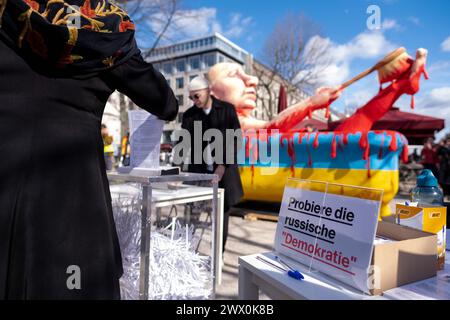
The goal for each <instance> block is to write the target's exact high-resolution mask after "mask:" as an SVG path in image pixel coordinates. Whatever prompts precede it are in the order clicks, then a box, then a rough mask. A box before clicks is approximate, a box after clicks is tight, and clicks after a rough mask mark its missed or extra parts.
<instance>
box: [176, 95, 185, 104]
mask: <svg viewBox="0 0 450 320" xmlns="http://www.w3.org/2000/svg"><path fill="white" fill-rule="evenodd" d="M177 100H178V104H179V105H180V106H183V105H184V96H183V95H182V94H181V95H178V96H177Z"/></svg>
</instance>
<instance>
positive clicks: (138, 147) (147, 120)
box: [128, 110, 164, 169]
mask: <svg viewBox="0 0 450 320" xmlns="http://www.w3.org/2000/svg"><path fill="white" fill-rule="evenodd" d="M128 117H129V121H130V147H131V167H132V168H146V169H159V154H160V149H161V135H162V131H163V127H164V121H162V120H159V119H158V118H156V117H155V116H153V115H152V114H150V113H148V112H146V111H143V110H131V111H129V112H128Z"/></svg>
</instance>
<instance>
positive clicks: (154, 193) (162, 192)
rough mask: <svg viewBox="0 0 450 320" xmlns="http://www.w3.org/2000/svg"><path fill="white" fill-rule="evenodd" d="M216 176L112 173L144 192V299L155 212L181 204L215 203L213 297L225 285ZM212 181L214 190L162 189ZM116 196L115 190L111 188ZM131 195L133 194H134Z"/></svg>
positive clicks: (220, 200)
mask: <svg viewBox="0 0 450 320" xmlns="http://www.w3.org/2000/svg"><path fill="white" fill-rule="evenodd" d="M215 177H216V176H215V175H209V174H192V173H187V174H180V175H174V176H148V175H145V174H142V175H138V174H122V173H108V179H109V180H110V182H132V183H138V184H140V185H141V188H142V196H143V203H142V212H141V215H142V232H141V237H142V239H141V265H140V269H141V271H140V299H141V300H147V299H148V288H149V284H148V281H149V253H150V233H151V221H150V218H151V213H152V210H153V209H156V210H157V209H158V208H162V207H167V206H171V205H177V204H186V203H192V202H197V201H205V200H212V203H213V213H212V215H211V220H212V247H213V249H212V261H213V268H212V272H213V276H214V279H215V280H214V281H213V293H215V288H216V286H217V285H219V284H220V283H221V281H222V243H223V238H222V234H223V210H224V190H223V189H219V188H218V183H217V182H214V181H213V180H214V179H215ZM198 181H210V182H212V187H211V188H200V187H196V186H189V188H181V189H178V190H170V189H161V188H159V185H161V184H164V183H169V182H198ZM111 189H112V190H111V191H112V193H114V187H113V186H111ZM130 191H131V190H130Z"/></svg>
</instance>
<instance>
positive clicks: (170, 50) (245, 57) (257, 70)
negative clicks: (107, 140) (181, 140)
mask: <svg viewBox="0 0 450 320" xmlns="http://www.w3.org/2000/svg"><path fill="white" fill-rule="evenodd" d="M144 56H145V59H146V61H148V62H150V63H152V64H153V66H154V67H155V69H157V70H159V71H160V72H161V73H162V74H163V75H164V76H165V78H166V79H167V82H168V83H169V85H170V87H171V88H172V89H173V91H174V93H175V95H176V97H177V99H178V101H179V104H180V111H179V114H178V117H177V119H176V120H175V121H172V122H170V123H166V125H165V126H164V135H163V139H162V141H164V142H169V141H170V137H171V134H172V132H173V131H174V130H178V129H180V127H181V120H182V117H183V114H184V112H186V110H187V109H189V108H190V107H191V106H192V102H191V101H190V100H189V92H188V85H189V82H190V81H191V80H192V79H193V78H194V77H196V76H199V75H207V73H208V72H209V69H210V68H211V67H212V66H214V65H215V64H217V63H221V62H233V63H238V64H240V65H241V66H242V67H243V68H244V70H245V71H246V72H247V73H249V74H252V75H254V76H257V77H258V78H259V80H260V84H259V85H258V87H257V96H258V100H257V107H256V109H255V110H254V111H253V116H254V117H256V118H258V119H261V120H271V119H272V118H273V117H274V116H275V115H276V114H277V113H278V95H279V91H280V86H281V85H283V86H284V87H285V88H286V89H287V96H288V105H293V104H294V103H297V102H299V101H301V100H303V99H305V98H307V97H308V95H307V94H305V93H304V92H302V91H300V90H299V89H298V88H295V87H293V86H292V85H291V84H290V83H289V82H288V81H286V80H285V79H283V78H282V77H281V76H279V75H275V76H273V72H272V71H271V70H270V68H268V67H267V66H265V65H264V64H262V63H260V62H258V61H256V60H254V59H253V56H252V55H251V54H249V53H248V52H247V51H245V50H244V49H242V48H240V47H239V46H238V45H236V44H234V43H233V42H231V41H230V40H228V39H227V38H225V37H224V36H222V35H221V34H219V33H215V34H212V35H209V36H205V37H202V38H196V39H192V40H189V41H183V42H179V43H175V44H172V45H169V46H164V47H159V48H156V49H155V50H153V51H152V52H150V53H148V54H146V53H145V52H144ZM269 78H270V82H269V81H268V79H269ZM122 100H123V98H122ZM118 101H120V99H118V97H117V93H115V94H114V95H112V96H111V99H110V101H109V103H108V105H107V107H106V110H105V118H104V121H105V122H107V123H108V124H109V126H110V127H112V128H114V129H113V130H112V131H113V132H114V134H115V136H117V137H119V136H120V135H124V134H125V133H119V131H120V130H119V128H120V127H121V126H120V118H121V116H120V112H119V111H118V110H120V108H118V107H117V106H116V104H117V102H118ZM122 103H123V101H122ZM127 103H128V104H129V101H127ZM313 117H314V118H316V119H317V120H320V121H324V122H325V121H326V120H325V117H324V112H316V113H314V115H313ZM122 118H123V115H122ZM114 122H119V124H117V123H116V124H114ZM122 127H123V126H122ZM118 140H119V139H118Z"/></svg>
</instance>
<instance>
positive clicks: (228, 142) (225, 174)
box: [182, 77, 244, 251]
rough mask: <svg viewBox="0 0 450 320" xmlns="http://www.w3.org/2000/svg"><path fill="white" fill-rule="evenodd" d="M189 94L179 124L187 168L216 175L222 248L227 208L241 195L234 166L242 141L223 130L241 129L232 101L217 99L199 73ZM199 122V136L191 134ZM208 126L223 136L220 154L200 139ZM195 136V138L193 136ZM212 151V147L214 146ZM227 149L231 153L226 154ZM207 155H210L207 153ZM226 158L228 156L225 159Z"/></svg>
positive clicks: (192, 83)
mask: <svg viewBox="0 0 450 320" xmlns="http://www.w3.org/2000/svg"><path fill="white" fill-rule="evenodd" d="M189 98H190V99H191V100H192V101H193V102H194V106H193V107H191V108H190V109H188V110H187V111H186V112H185V113H184V114H183V121H182V128H183V129H185V130H187V131H188V132H189V133H190V137H191V142H190V146H191V154H190V162H189V167H188V171H189V172H194V173H210V174H211V173H214V174H216V175H217V176H218V179H219V187H220V188H223V189H224V190H225V201H224V230H223V251H225V245H226V241H227V238H228V222H229V216H230V214H229V211H230V208H231V207H232V206H234V205H236V204H237V203H239V201H240V200H241V198H242V196H243V195H244V192H243V188H242V182H241V177H240V174H239V168H238V162H237V160H238V156H237V154H238V150H239V148H240V145H241V143H242V139H241V136H239V135H236V137H233V138H231V135H228V139H227V130H233V131H234V132H237V130H240V129H241V126H240V123H239V120H238V117H237V114H236V110H235V108H234V106H233V105H231V104H229V103H227V102H224V101H221V100H218V99H216V98H215V97H214V96H212V95H211V94H210V90H209V84H208V82H207V80H206V79H205V78H203V77H197V78H194V79H193V80H192V81H191V83H190V85H189ZM196 122H197V123H198V124H200V125H201V129H202V130H201V132H202V136H201V137H195V134H194V125H195V123H196ZM209 129H218V130H219V131H220V133H221V136H222V138H223V144H222V146H221V147H222V150H221V151H222V157H219V154H218V153H217V152H214V153H213V152H212V151H213V150H211V149H214V148H211V147H209V146H211V145H213V144H214V140H213V141H203V134H204V133H205V132H206V131H207V130H209ZM196 138H197V140H196ZM199 144H201V146H202V148H198V149H197V150H201V152H202V155H203V152H204V153H205V154H206V157H203V156H202V155H200V157H198V155H197V158H200V161H199V162H196V160H198V159H196V156H195V151H196V150H195V146H198V145H199ZM214 151H216V150H214ZM230 153H232V154H231V155H230ZM208 155H210V157H209V156H208ZM227 159H228V160H227Z"/></svg>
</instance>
